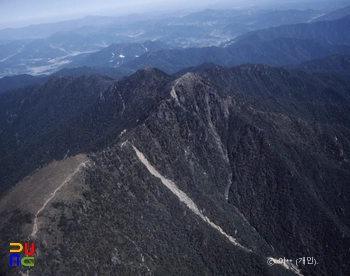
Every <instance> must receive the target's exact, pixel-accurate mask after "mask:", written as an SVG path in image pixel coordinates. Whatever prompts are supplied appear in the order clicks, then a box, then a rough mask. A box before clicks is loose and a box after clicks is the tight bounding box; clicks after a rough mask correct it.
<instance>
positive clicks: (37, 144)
mask: <svg viewBox="0 0 350 276" xmlns="http://www.w3.org/2000/svg"><path fill="white" fill-rule="evenodd" d="M205 67H206V66H205ZM208 67H209V68H205V69H204V70H198V68H194V70H196V71H197V73H192V72H188V73H186V74H184V75H181V76H179V77H177V78H175V77H172V76H169V75H167V74H165V73H163V72H161V71H159V70H157V69H154V68H146V69H143V70H140V71H138V72H137V73H135V74H133V75H131V76H130V77H125V78H124V79H122V80H120V81H114V80H109V79H104V78H102V77H97V76H89V77H75V78H57V79H52V80H50V81H49V82H47V83H46V84H44V85H42V86H40V87H30V88H26V89H31V90H28V91H27V92H26V93H25V92H24V89H20V90H18V91H11V93H9V92H5V93H3V94H1V95H0V97H2V100H1V101H0V102H1V103H2V102H6V104H7V108H8V112H7V111H5V112H3V113H2V115H1V117H2V123H1V126H2V130H3V132H2V133H1V138H2V143H3V145H4V147H2V148H4V152H3V156H4V157H3V159H1V167H2V168H7V170H6V171H5V169H2V170H3V171H1V174H0V175H2V176H3V175H10V172H11V171H10V168H12V170H13V175H12V178H5V180H2V181H1V183H5V182H4V181H7V182H6V183H7V185H8V186H6V187H3V186H2V190H3V191H5V190H8V188H9V186H12V185H13V184H14V183H15V182H16V181H15V176H14V175H15V172H17V173H18V172H21V177H19V176H18V178H20V179H22V178H23V176H24V175H26V174H28V173H29V172H33V171H34V170H35V169H37V168H38V167H40V166H42V165H43V164H45V163H47V162H49V161H51V160H53V159H63V157H65V155H66V156H70V155H76V154H77V153H82V152H85V153H87V154H88V158H89V162H88V163H87V165H86V167H85V168H83V167H79V168H76V170H75V171H78V170H79V171H80V170H81V176H80V180H79V181H80V182H79V183H80V184H79V185H78V184H77V183H76V182H75V181H77V180H74V179H75V178H74V179H72V180H69V181H66V183H64V184H65V185H67V186H66V188H65V189H67V190H68V191H69V189H73V188H74V187H77V185H78V186H79V187H80V188H74V189H75V193H77V195H76V197H74V198H72V199H69V200H66V195H67V193H68V192H65V191H66V190H62V193H60V192H58V193H57V194H56V197H55V198H54V199H53V201H52V203H50V204H48V206H47V207H46V208H47V209H45V210H44V211H42V213H41V215H40V216H38V217H37V219H38V220H39V222H40V225H39V228H38V231H37V233H36V234H35V235H34V236H32V237H31V239H33V240H35V241H36V245H37V248H38V249H37V250H39V252H40V254H39V255H37V256H36V258H37V259H36V265H35V267H34V268H33V269H31V270H30V272H29V274H30V275H42V274H49V273H51V272H53V271H55V272H57V271H58V273H60V274H78V273H79V272H80V273H82V274H88V273H93V274H99V275H110V274H118V273H119V274H121V275H135V274H141V275H150V274H152V275H179V274H184V275H198V274H204V275H205V274H209V275H211V274H214V275H297V274H298V275H301V274H302V275H320V274H321V275H322V274H325V275H330V274H334V273H335V274H337V275H348V273H349V270H350V267H349V265H348V262H347V260H348V259H349V257H350V255H349V248H350V228H349V227H350V224H349V221H350V212H349V208H348V198H349V196H350V194H349V188H348V185H349V180H350V163H349V156H350V140H349V137H350V116H349V114H350V90H349V87H350V81H349V79H348V78H346V77H344V76H341V75H334V74H324V75H322V78H320V77H318V76H317V75H312V74H309V73H307V72H305V71H302V70H298V69H284V68H272V67H269V66H265V65H252V64H246V65H242V66H237V67H232V68H225V67H220V66H208ZM189 71H190V70H189ZM82 83H84V85H83V84H82ZM46 87H50V89H49V90H47V89H46ZM53 88H55V89H53ZM73 88H74V89H73ZM49 91H52V92H49ZM53 91H54V92H53ZM46 93H51V94H49V95H50V96H51V97H53V96H55V97H57V99H56V100H54V101H52V102H50V101H49V99H48V98H46V97H45V95H46ZM35 95H41V97H39V98H38V99H37V100H34V99H36V98H33V97H34V96H35ZM80 95H85V96H84V98H85V97H86V96H87V97H86V100H85V101H83V102H81V100H82V99H81V98H80V97H82V96H80ZM74 97H77V99H79V100H77V101H75V100H74ZM49 98H50V97H49ZM66 102H68V103H67V105H65V106H64V108H63V109H59V107H62V104H64V103H66ZM29 103H31V104H29ZM49 103H50V104H51V106H50V104H49ZM46 106H47V107H50V108H48V109H47V111H45V110H46V109H45V108H44V107H46ZM10 107H11V109H10ZM39 107H40V108H39ZM74 107H75V108H74ZM78 107H80V108H79V109H78ZM3 110H5V109H4V108H3ZM39 110H41V112H40V116H41V117H42V121H40V120H38V121H36V119H37V117H39ZM62 110H67V111H66V112H61V113H62V114H61V113H60V112H59V111H62ZM10 111H11V112H10ZM30 114H33V115H32V116H34V114H36V115H35V117H29V115H30ZM50 114H51V115H50ZM53 118H56V119H55V120H54V119H53ZM11 120H12V121H11ZM53 120H54V121H53ZM29 122H30V123H31V124H32V125H31V127H28V125H29V126H30V123H29ZM35 125H37V128H34V126H35ZM25 126H27V127H25ZM22 129H24V130H23V131H25V132H26V135H25V137H26V138H27V139H28V140H25V139H23V138H22V137H23V135H24V134H23V133H19V134H18V135H17V136H18V137H17V136H16V133H18V132H19V131H20V130H22ZM35 130H36V131H35ZM5 133H6V134H8V136H7V135H4V134H5ZM10 134H11V135H10ZM14 137H15V138H16V137H17V138H18V141H19V142H16V140H15V141H14V142H13V139H14ZM68 149H69V152H68ZM34 153H35V155H34ZM33 156H37V157H35V158H34V157H33ZM21 157H22V159H21ZM44 158H45V159H44ZM43 160H44V161H43ZM29 162H30V164H31V167H30V168H29V169H28V168H27V167H28V163H29ZM9 164H11V166H9ZM14 168H16V170H14ZM24 169H26V171H25V172H23V170H24ZM37 173H40V170H38V171H36V172H35V173H34V174H33V177H37V175H36V174H37ZM79 175H80V174H79ZM77 177H78V176H77ZM48 181H49V179H48ZM74 183H75V184H74ZM18 185H21V184H18ZM71 185H72V186H71ZM33 189H35V187H33ZM10 193H11V192H10ZM68 194H69V193H68ZM7 195H8V194H7ZM7 195H3V196H4V197H3V198H5V197H6V196H7ZM0 216H7V217H8V216H9V218H8V221H7V222H6V223H5V224H3V225H2V229H1V232H2V235H1V237H4V238H2V240H1V245H2V246H4V247H5V246H6V244H8V239H13V238H14V235H17V238H19V237H20V238H22V239H24V238H25V237H28V235H30V233H31V231H28V229H31V228H30V226H32V225H33V223H34V221H35V219H34V217H35V214H33V213H31V212H29V211H27V212H26V211H24V210H23V209H21V210H18V211H17V212H13V213H11V214H10V215H9V214H7V213H6V211H5V212H4V213H1V214H0ZM14 222H16V223H14ZM11 223H12V224H11ZM233 241H235V242H236V243H238V244H239V245H240V246H238V245H237V244H236V243H235V242H233ZM92 252H94V253H93V254H94V256H92ZM86 256H89V258H88V259H89V260H88V261H87V260H86ZM7 257H8V256H4V255H2V256H1V258H2V259H5V260H7V259H6V258H7ZM268 257H273V258H276V259H278V258H283V257H285V258H288V259H292V260H294V263H295V261H296V260H297V259H298V258H301V257H314V258H315V259H316V260H317V265H316V266H314V265H307V264H306V265H301V264H299V266H298V270H293V269H292V267H287V266H286V267H283V266H282V265H278V264H276V265H274V266H269V265H268V264H267V258H268ZM287 268H289V269H287ZM2 269H3V270H2V271H1V272H3V273H5V272H6V273H9V274H10V275H11V273H12V274H14V273H16V270H9V269H11V268H10V267H4V268H2ZM22 270H23V271H25V269H24V268H22Z"/></svg>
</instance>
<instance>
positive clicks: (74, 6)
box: [0, 0, 345, 30]
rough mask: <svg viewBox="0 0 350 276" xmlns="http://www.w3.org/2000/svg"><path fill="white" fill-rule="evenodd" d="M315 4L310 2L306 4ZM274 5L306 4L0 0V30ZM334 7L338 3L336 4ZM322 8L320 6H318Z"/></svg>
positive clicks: (282, 0) (297, 1) (273, 0)
mask: <svg viewBox="0 0 350 276" xmlns="http://www.w3.org/2000/svg"><path fill="white" fill-rule="evenodd" d="M311 2H314V0H309V1H307V3H311ZM321 2H322V3H335V2H337V3H339V2H345V1H342V0H335V1H334V0H333V1H329V0H323V1H320V3H321ZM264 4H269V5H271V6H273V5H275V6H282V5H286V6H292V5H301V6H302V5H304V4H305V3H304V1H301V0H292V1H291V0H289V1H287V0H263V1H257V0H246V1H243V0H231V1H227V0H217V1H212V0H202V1H187V0H176V1H175V0H171V1H167V2H164V1H161V0H150V1H147V2H145V1H139V0H129V1H127V2H125V1H112V0H99V1H96V0H84V1H82V0H61V1H57V2H53V1H50V2H49V1H46V0H35V1H26V0H13V1H0V30H1V29H6V28H21V27H26V26H29V25H35V24H42V23H54V22H59V21H65V20H73V19H79V18H83V17H86V16H89V15H91V16H126V15H129V14H133V13H139V14H143V13H149V12H169V11H172V12H174V11H176V10H188V11H189V12H191V11H198V10H203V9H206V8H237V7H248V6H251V5H259V6H261V5H264ZM334 5H335V4H334ZM315 8H319V6H317V7H315Z"/></svg>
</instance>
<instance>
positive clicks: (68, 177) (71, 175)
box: [29, 161, 89, 238]
mask: <svg viewBox="0 0 350 276" xmlns="http://www.w3.org/2000/svg"><path fill="white" fill-rule="evenodd" d="M87 162H89V161H85V162H83V163H80V164H79V166H78V167H77V168H76V169H75V170H74V172H72V173H71V174H70V175H68V176H67V178H66V179H65V180H64V181H63V182H62V183H61V185H60V186H58V187H57V188H56V190H54V192H53V193H52V194H51V196H50V197H49V198H48V199H47V200H46V201H45V202H44V204H43V206H42V207H41V208H40V209H39V210H38V211H37V212H36V214H35V217H34V223H33V230H32V233H31V234H30V235H29V238H30V237H34V236H35V234H36V233H37V232H38V215H39V214H40V213H41V212H42V211H43V210H44V209H45V207H46V205H47V204H48V203H49V202H50V201H51V200H52V199H53V198H54V197H55V195H56V193H57V191H58V190H59V189H61V188H62V187H63V186H64V184H66V183H67V182H69V181H70V180H71V179H72V177H73V176H74V175H75V174H76V173H77V172H79V170H80V169H81V167H85V165H86V163H87Z"/></svg>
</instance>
